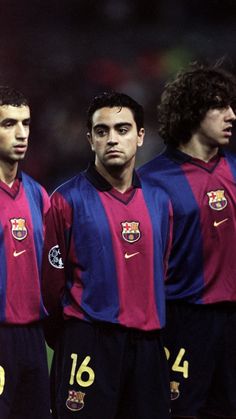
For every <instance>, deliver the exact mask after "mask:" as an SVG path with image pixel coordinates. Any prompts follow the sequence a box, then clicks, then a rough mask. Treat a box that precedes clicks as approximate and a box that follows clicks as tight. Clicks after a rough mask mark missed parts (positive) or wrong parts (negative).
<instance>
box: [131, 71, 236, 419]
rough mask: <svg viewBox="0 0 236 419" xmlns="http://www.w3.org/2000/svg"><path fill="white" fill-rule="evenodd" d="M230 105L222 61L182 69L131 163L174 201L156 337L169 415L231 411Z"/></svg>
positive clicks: (234, 169)
mask: <svg viewBox="0 0 236 419" xmlns="http://www.w3.org/2000/svg"><path fill="white" fill-rule="evenodd" d="M235 106H236V81H235V78H234V77H233V76H232V75H231V74H229V73H228V72H226V71H225V70H224V69H223V68H222V65H219V64H217V65H212V66H201V65H198V64H195V65H192V66H190V67H189V68H187V69H185V70H183V71H181V72H180V73H179V74H178V75H177V77H176V78H175V79H174V80H173V81H172V82H170V83H168V84H167V85H166V87H165V89H164V92H163V94H162V98H161V103H160V106H159V118H158V119H159V133H160V135H161V136H162V137H163V139H164V141H165V143H166V145H167V147H166V149H165V151H164V152H162V153H161V154H160V155H158V156H157V157H156V158H154V159H153V160H152V161H151V162H148V163H146V164H145V165H144V166H143V167H142V168H141V169H140V170H139V174H140V176H141V179H142V181H143V182H145V183H146V182H147V183H148V184H150V185H152V186H156V187H160V186H161V187H162V188H163V189H164V190H165V191H166V192H167V193H168V194H169V197H170V198H171V201H172V205H173V213H174V215H173V219H174V228H173V246H172V249H171V254H170V260H169V269H168V274H167V282H166V295H167V300H168V304H167V313H168V314H167V329H166V333H165V344H166V352H167V356H168V358H169V366H170V375H171V397H172V417H174V418H175V417H178V418H187V417H191V418H193V417H202V418H204V419H206V418H213V417H218V418H221V419H222V418H225V417H227V418H235V417H236V396H235V390H234V389H235V388H236V333H235V330H236V304H235V302H236V257H235V249H236V156H235V155H234V154H232V153H231V152H230V151H228V150H226V149H224V146H227V145H228V143H229V141H230V139H231V136H232V126H233V123H234V121H235V119H236V116H235ZM200 412H202V415H203V416H200Z"/></svg>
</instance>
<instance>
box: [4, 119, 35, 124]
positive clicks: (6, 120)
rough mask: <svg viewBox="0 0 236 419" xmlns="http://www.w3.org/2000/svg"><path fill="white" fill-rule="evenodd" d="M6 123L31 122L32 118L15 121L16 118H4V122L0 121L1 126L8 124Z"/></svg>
mask: <svg viewBox="0 0 236 419" xmlns="http://www.w3.org/2000/svg"><path fill="white" fill-rule="evenodd" d="M6 122H30V118H25V119H22V120H19V119H15V118H4V119H3V120H2V121H0V124H3V123H6Z"/></svg>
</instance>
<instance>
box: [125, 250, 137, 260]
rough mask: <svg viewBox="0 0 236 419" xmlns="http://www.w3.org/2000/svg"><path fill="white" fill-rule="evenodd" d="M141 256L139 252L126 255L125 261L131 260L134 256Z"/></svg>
mask: <svg viewBox="0 0 236 419" xmlns="http://www.w3.org/2000/svg"><path fill="white" fill-rule="evenodd" d="M138 254H139V252H136V253H130V254H129V253H125V259H130V258H132V257H133V256H136V255H138Z"/></svg>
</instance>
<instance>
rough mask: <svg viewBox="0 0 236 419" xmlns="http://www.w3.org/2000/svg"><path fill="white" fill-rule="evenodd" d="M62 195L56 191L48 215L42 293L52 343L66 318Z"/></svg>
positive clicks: (50, 344) (46, 323) (64, 209)
mask: <svg viewBox="0 0 236 419" xmlns="http://www.w3.org/2000/svg"><path fill="white" fill-rule="evenodd" d="M65 206H66V203H65V202H64V200H63V198H62V197H61V196H60V195H59V194H57V193H55V194H53V195H52V197H51V208H50V210H49V211H48V212H47V214H46V218H45V243H44V255H43V269H42V293H43V301H44V305H45V307H46V309H47V311H48V314H49V317H48V319H47V320H46V322H45V334H46V340H47V342H48V344H49V346H51V347H52V346H53V345H54V342H55V339H56V337H57V335H58V331H59V330H60V328H61V324H62V321H63V313H62V302H61V301H62V297H63V295H64V290H65V283H66V275H65V263H66V258H65V255H66V254H67V243H66V240H65V237H66V232H67V230H68V228H69V225H68V221H67V215H68V210H67V208H65Z"/></svg>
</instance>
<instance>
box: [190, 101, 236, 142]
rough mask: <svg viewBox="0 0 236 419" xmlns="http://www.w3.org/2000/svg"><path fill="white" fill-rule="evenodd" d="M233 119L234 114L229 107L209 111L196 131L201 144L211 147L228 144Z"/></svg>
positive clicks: (235, 117) (234, 117)
mask: <svg viewBox="0 0 236 419" xmlns="http://www.w3.org/2000/svg"><path fill="white" fill-rule="evenodd" d="M235 119H236V116H235V113H234V111H233V109H232V108H231V107H230V106H228V107H227V108H219V109H209V111H208V112H207V113H206V116H205V118H204V119H203V120H202V122H201V124H200V127H199V129H198V130H197V134H198V135H199V138H200V140H201V142H202V143H203V144H206V145H209V146H213V147H218V146H221V145H226V144H228V143H229V140H230V137H231V135H232V126H233V121H234V120H235Z"/></svg>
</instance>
